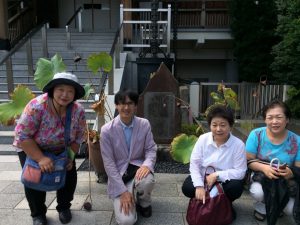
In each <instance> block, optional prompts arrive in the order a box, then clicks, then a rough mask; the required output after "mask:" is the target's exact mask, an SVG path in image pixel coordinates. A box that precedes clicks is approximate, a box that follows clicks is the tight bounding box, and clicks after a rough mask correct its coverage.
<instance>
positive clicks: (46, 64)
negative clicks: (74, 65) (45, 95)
mask: <svg viewBox="0 0 300 225" xmlns="http://www.w3.org/2000/svg"><path fill="white" fill-rule="evenodd" d="M63 71H66V65H65V64H64V62H63V60H62V58H61V56H60V55H58V54H55V55H54V56H53V57H52V58H51V60H48V59H45V58H40V59H39V60H38V62H37V64H36V71H35V73H34V81H35V84H36V86H37V87H38V88H39V89H40V90H43V88H44V87H45V85H46V84H47V83H48V82H49V81H50V80H52V78H53V76H54V74H56V73H59V72H63Z"/></svg>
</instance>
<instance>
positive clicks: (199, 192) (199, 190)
mask: <svg viewBox="0 0 300 225" xmlns="http://www.w3.org/2000/svg"><path fill="white" fill-rule="evenodd" d="M195 198H196V199H197V200H200V201H203V204H205V189H204V187H196V191H195Z"/></svg>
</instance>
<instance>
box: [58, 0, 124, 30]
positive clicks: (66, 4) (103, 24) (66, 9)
mask: <svg viewBox="0 0 300 225" xmlns="http://www.w3.org/2000/svg"><path fill="white" fill-rule="evenodd" d="M74 2H75V6H74ZM84 4H91V1H90V0H75V1H74V0H64V1H59V26H60V27H61V28H63V27H64V26H65V25H66V23H67V22H68V20H69V19H70V18H71V16H72V15H73V14H74V12H75V11H76V10H77V9H78V8H79V7H80V6H82V7H84ZM94 4H101V7H102V8H101V9H94V30H101V29H113V30H116V29H117V27H118V26H119V23H120V22H119V21H120V0H94ZM92 19H93V16H92V9H84V10H83V12H82V28H83V30H84V31H91V30H92V28H93V22H92ZM71 27H74V23H72V26H71Z"/></svg>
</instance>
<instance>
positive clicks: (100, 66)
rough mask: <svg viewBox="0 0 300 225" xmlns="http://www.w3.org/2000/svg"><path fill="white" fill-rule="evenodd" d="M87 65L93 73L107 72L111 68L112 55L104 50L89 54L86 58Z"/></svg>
mask: <svg viewBox="0 0 300 225" xmlns="http://www.w3.org/2000/svg"><path fill="white" fill-rule="evenodd" d="M87 66H88V68H89V69H90V70H91V71H92V72H93V73H94V74H97V72H98V71H100V72H106V73H108V72H109V71H111V69H112V57H111V56H110V55H109V54H108V53H106V52H100V53H99V54H91V55H90V56H89V57H88V59H87Z"/></svg>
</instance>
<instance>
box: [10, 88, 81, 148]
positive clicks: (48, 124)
mask: <svg viewBox="0 0 300 225" xmlns="http://www.w3.org/2000/svg"><path fill="white" fill-rule="evenodd" d="M48 102H49V101H48V94H42V95H40V96H38V97H36V98H34V99H32V100H31V101H30V102H29V103H28V104H27V105H26V107H25V109H24V111H23V113H22V115H21V117H20V119H19V120H18V123H17V125H16V127H15V140H14V143H13V145H14V146H15V147H17V150H18V151H20V150H21V145H20V143H21V142H22V141H23V140H26V139H34V140H35V141H36V143H37V144H38V146H39V147H40V148H41V149H43V150H47V151H51V150H52V151H55V150H60V149H63V148H64V125H63V123H65V117H62V118H61V119H60V118H59V116H58V115H57V114H55V113H53V112H52V110H51V109H50V108H49V106H48ZM71 118H72V119H71V133H70V141H71V143H73V142H75V143H77V144H81V143H82V142H83V139H84V131H85V128H86V121H85V115H84V108H83V107H82V105H80V104H79V103H77V102H74V104H73V108H72V117H71ZM62 122H63V123H62ZM69 144H70V143H69Z"/></svg>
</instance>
